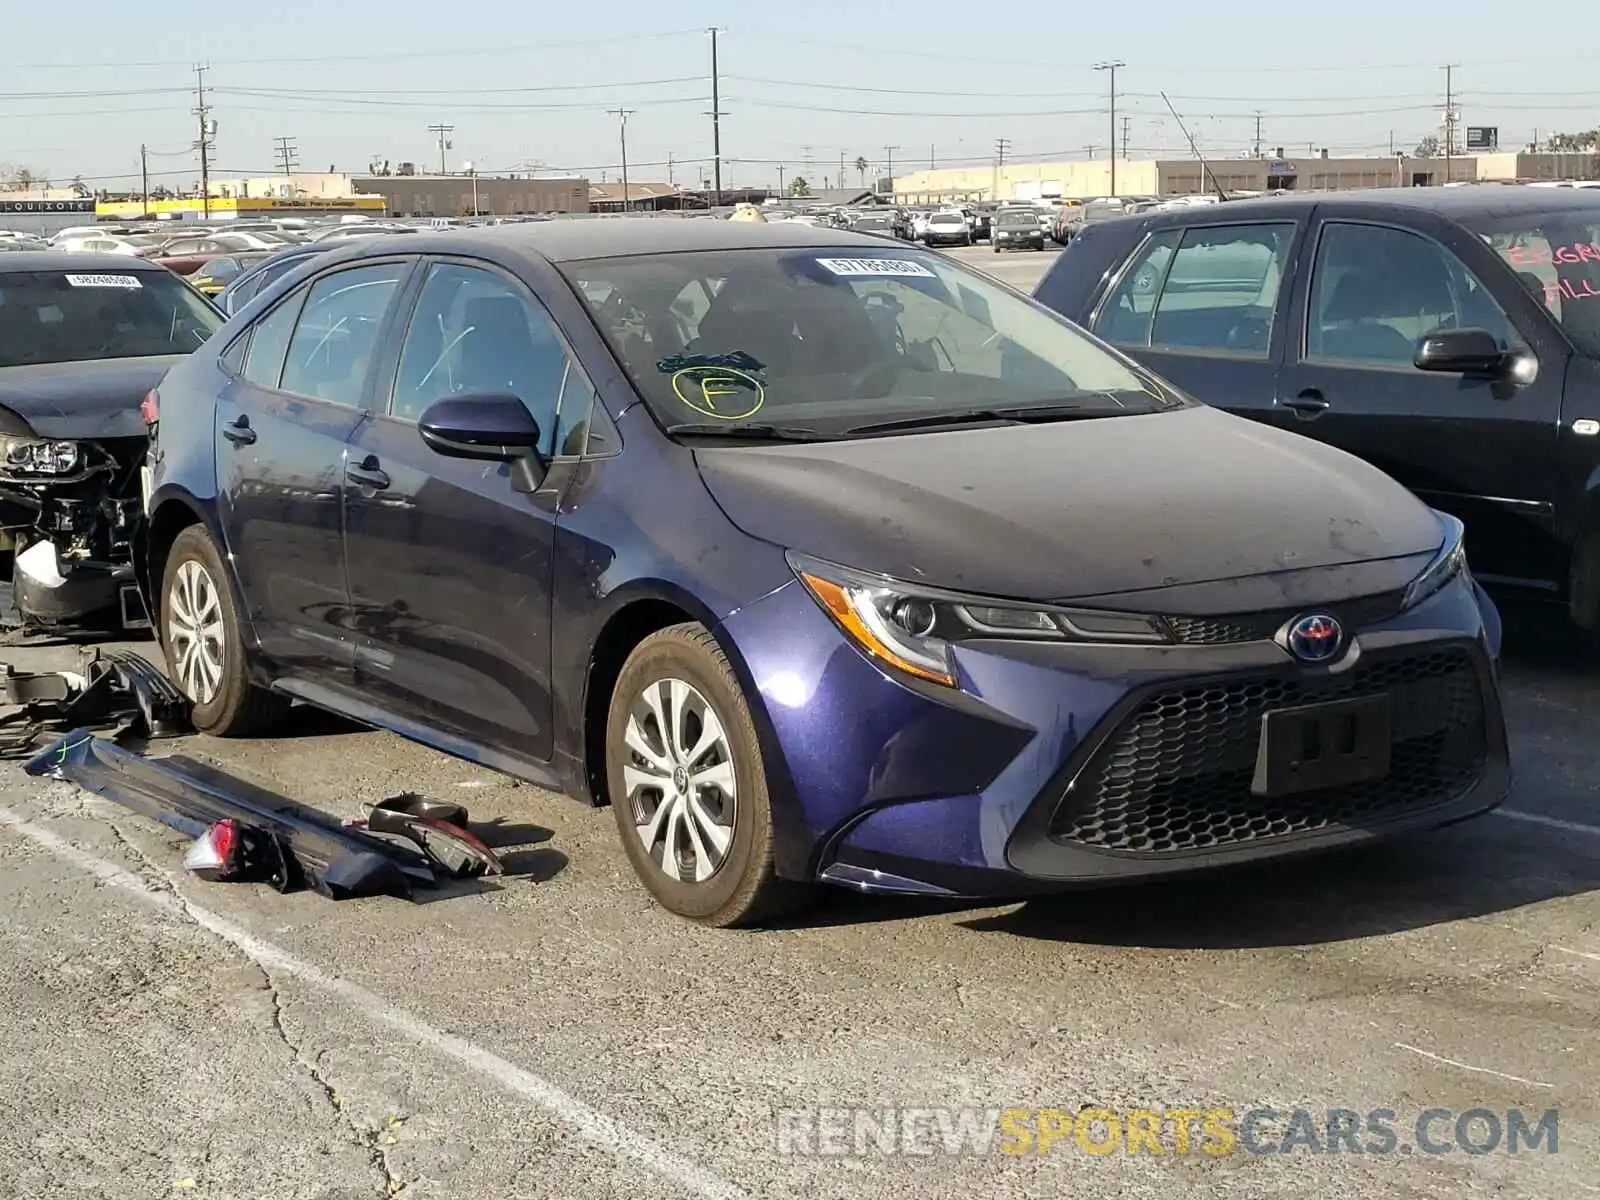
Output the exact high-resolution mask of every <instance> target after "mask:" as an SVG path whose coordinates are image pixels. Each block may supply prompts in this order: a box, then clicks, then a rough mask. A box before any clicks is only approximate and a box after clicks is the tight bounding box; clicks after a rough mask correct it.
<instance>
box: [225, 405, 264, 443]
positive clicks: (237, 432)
mask: <svg viewBox="0 0 1600 1200" xmlns="http://www.w3.org/2000/svg"><path fill="white" fill-rule="evenodd" d="M222 436H223V437H225V438H227V439H228V440H229V441H230V442H232V443H233V444H234V445H235V446H248V445H250V444H251V443H252V442H254V441H255V440H256V431H255V430H254V429H251V428H250V418H249V417H247V416H245V415H244V414H243V413H240V414H239V415H238V416H237V417H235V418H234V419H233V420H231V421H229V422H228V423H227V424H226V425H224V426H223V427H222Z"/></svg>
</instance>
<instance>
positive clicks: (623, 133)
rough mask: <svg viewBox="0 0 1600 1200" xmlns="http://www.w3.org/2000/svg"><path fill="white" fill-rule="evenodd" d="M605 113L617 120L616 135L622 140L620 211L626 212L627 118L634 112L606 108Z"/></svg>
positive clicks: (627, 205)
mask: <svg viewBox="0 0 1600 1200" xmlns="http://www.w3.org/2000/svg"><path fill="white" fill-rule="evenodd" d="M606 111H607V112H608V113H610V114H611V115H612V116H614V117H615V118H617V133H618V135H619V136H620V137H621V139H622V211H623V212H627V211H628V209H629V207H630V204H629V198H628V118H629V117H631V116H632V115H633V114H634V112H635V111H636V110H634V109H631V108H608V109H606Z"/></svg>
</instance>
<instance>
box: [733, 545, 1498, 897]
mask: <svg viewBox="0 0 1600 1200" xmlns="http://www.w3.org/2000/svg"><path fill="white" fill-rule="evenodd" d="M1328 607H1329V608H1331V609H1332V610H1333V611H1335V613H1336V614H1338V613H1339V610H1340V608H1341V606H1339V605H1330V606H1328ZM1349 607H1350V609H1351V611H1352V612H1353V613H1355V614H1356V615H1357V619H1355V620H1347V621H1346V623H1347V625H1349V626H1350V627H1352V628H1353V629H1355V630H1356V632H1355V635H1354V637H1353V639H1352V640H1353V642H1354V645H1355V647H1356V648H1355V650H1354V651H1353V653H1352V655H1350V656H1346V657H1345V658H1343V659H1341V660H1340V663H1338V664H1335V667H1334V668H1331V669H1330V668H1328V667H1310V666H1305V665H1302V664H1299V663H1297V662H1296V661H1295V660H1293V659H1292V658H1291V657H1290V656H1289V655H1288V653H1287V652H1286V651H1284V650H1282V649H1281V648H1280V647H1279V646H1278V645H1277V644H1276V643H1275V642H1273V641H1270V640H1259V639H1257V640H1249V641H1222V642H1215V641H1213V642H1209V643H1208V642H1206V641H1203V640H1197V641H1195V642H1191V643H1188V644H1182V645H1172V646H1109V645H1063V644H1042V643H1036V642H1035V643H1030V642H989V643H975V642H974V643H967V644H965V645H963V646H961V647H959V648H958V649H957V650H956V654H955V657H956V664H957V674H958V678H959V680H960V683H961V687H960V688H959V689H951V688H943V687H939V686H937V685H931V684H926V685H925V684H922V683H920V682H919V681H915V680H910V679H906V678H904V677H901V676H899V675H895V676H893V677H891V676H890V675H889V674H887V673H885V671H884V670H881V669H880V668H879V667H878V666H876V665H874V664H873V663H871V662H869V661H868V660H867V659H866V658H865V657H864V656H863V655H861V654H860V653H859V652H857V651H856V650H855V649H854V647H853V646H851V645H850V644H848V643H847V642H845V640H844V639H843V637H842V635H841V634H839V633H838V632H837V630H836V629H835V628H834V626H833V624H832V622H831V620H830V619H829V618H828V617H827V616H826V615H825V614H824V613H823V612H822V611H821V609H820V608H819V607H818V606H817V605H816V603H815V602H814V601H813V600H812V599H811V597H810V596H809V595H808V594H807V593H806V592H805V591H804V590H803V588H801V587H800V586H798V585H791V586H788V587H785V588H783V589H780V590H779V591H778V592H776V593H774V594H772V595H771V596H769V597H767V598H766V599H764V600H762V601H760V602H758V603H756V604H754V605H751V606H749V607H747V608H745V609H743V610H740V611H739V612H737V613H735V614H734V615H733V616H732V617H730V618H729V620H728V621H727V622H725V623H724V625H723V627H722V630H723V633H724V635H725V636H728V637H730V638H731V639H732V640H733V642H734V643H735V644H736V645H737V647H738V650H739V652H740V655H741V657H742V659H743V660H744V662H745V664H746V667H747V669H748V673H749V680H748V686H750V687H752V688H753V689H754V693H755V697H756V700H757V704H758V707H759V709H760V723H761V726H762V733H763V742H764V745H763V750H764V753H765V755H766V758H767V765H768V773H769V787H770V788H771V791H772V795H773V800H774V807H775V810H776V811H775V819H776V825H777V830H778V834H779V845H778V867H779V870H780V871H781V872H782V873H783V874H785V875H787V876H790V877H792V878H803V879H824V880H829V881H833V882H838V883H845V884H849V885H852V886H855V887H859V888H862V889H864V890H870V891H886V892H909V893H920V894H933V895H956V896H1004V895H1027V894H1031V893H1037V892H1043V891H1056V890H1061V889H1063V888H1067V887H1072V886H1078V885H1083V884H1092V883H1102V882H1109V881H1113V880H1129V879H1142V878H1152V877H1157V876H1164V875H1168V874H1172V873H1176V872H1181V871H1189V870H1195V869H1199V868H1206V867H1215V866H1221V865H1225V864H1228V863H1235V862H1243V861H1248V860H1253V859H1261V858H1267V857H1278V856H1283V855H1289V854H1294V853H1299V852H1304V851H1310V850H1318V849H1325V848H1331V847H1335V846H1341V845H1348V844H1352V843H1357V842H1362V841H1367V840H1371V839H1374V838H1378V837H1384V836H1389V835H1392V834H1396V833H1400V832H1403V831H1406V830H1412V829H1420V828H1428V827H1433V826H1438V825H1443V824H1447V823H1449V822H1452V821H1455V820H1459V819H1462V818H1464V817H1468V816H1472V815H1474V814H1476V813H1479V812H1483V811H1485V810H1487V809H1490V808H1492V807H1494V806H1495V805H1496V804H1498V803H1499V802H1500V801H1501V800H1502V799H1503V798H1504V796H1505V794H1506V792H1507V790H1508V789H1509V787H1510V767H1509V758H1508V755H1507V751H1506V740H1505V729H1504V721H1503V717H1502V714H1501V708H1500V700H1499V692H1498V684H1497V668H1496V662H1497V658H1498V653H1499V621H1498V616H1497V614H1495V612H1494V609H1493V606H1492V605H1491V604H1490V603H1489V601H1488V599H1487V597H1486V596H1484V595H1483V594H1482V592H1481V590H1479V589H1478V588H1477V587H1476V585H1475V584H1473V583H1472V581H1471V580H1470V579H1468V578H1465V577H1464V578H1462V579H1458V580H1456V581H1455V582H1453V583H1451V584H1450V585H1449V586H1447V587H1446V588H1444V589H1442V590H1441V591H1440V592H1439V593H1437V594H1436V595H1435V596H1433V597H1432V598H1431V599H1429V600H1428V601H1427V602H1425V603H1424V604H1421V605H1419V606H1417V607H1416V608H1414V609H1412V610H1411V611H1409V612H1406V613H1402V614H1393V613H1379V612H1377V610H1375V609H1372V608H1371V607H1370V606H1368V607H1367V608H1366V610H1365V612H1366V615H1369V616H1375V617H1377V618H1378V619H1374V620H1371V621H1370V622H1363V621H1362V620H1361V619H1360V615H1361V612H1360V610H1359V609H1358V607H1357V606H1354V605H1352V606H1349ZM1224 627H1226V629H1233V630H1234V631H1235V633H1237V634H1238V636H1250V637H1254V636H1255V632H1254V631H1252V629H1251V628H1250V627H1249V624H1248V622H1246V623H1230V622H1209V623H1206V626H1205V629H1201V630H1198V632H1197V633H1196V637H1197V638H1200V637H1201V636H1202V635H1204V636H1207V637H1209V636H1210V635H1211V634H1214V633H1215V632H1216V630H1218V629H1224ZM1226 629H1224V632H1226ZM1208 630H1209V631H1210V632H1209V633H1208V632H1207V631H1208ZM1341 664H1342V666H1343V669H1341ZM1380 692H1381V693H1384V694H1387V695H1389V696H1390V698H1391V701H1392V707H1393V712H1394V716H1393V752H1392V764H1391V769H1390V774H1389V775H1388V776H1387V777H1386V778H1385V779H1382V780H1379V781H1378V782H1376V783H1373V784H1368V785H1364V786H1360V787H1346V788H1343V789H1340V788H1332V789H1326V790H1324V791H1319V792H1306V793H1301V794H1300V795H1298V796H1293V797H1283V798H1277V799H1270V800H1269V799H1265V798H1258V797H1255V796H1253V795H1252V794H1251V791H1250V788H1249V783H1250V768H1251V767H1253V765H1254V760H1255V756H1256V748H1257V741H1258V739H1259V730H1260V726H1261V716H1262V713H1264V712H1266V711H1268V710H1273V709H1279V708H1285V707H1292V706H1295V705H1298V704H1305V703H1316V702H1319V701H1321V700H1324V699H1328V700H1332V699H1346V698H1351V697H1361V696H1367V695H1373V694H1377V693H1380ZM1241 772H1242V775H1241Z"/></svg>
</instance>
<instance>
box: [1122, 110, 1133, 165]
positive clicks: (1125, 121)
mask: <svg viewBox="0 0 1600 1200" xmlns="http://www.w3.org/2000/svg"><path fill="white" fill-rule="evenodd" d="M1132 127H1133V118H1132V117H1123V118H1122V157H1123V159H1124V160H1126V159H1127V157H1128V130H1129V129H1131V128H1132Z"/></svg>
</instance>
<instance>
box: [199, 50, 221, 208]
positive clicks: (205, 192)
mask: <svg viewBox="0 0 1600 1200" xmlns="http://www.w3.org/2000/svg"><path fill="white" fill-rule="evenodd" d="M209 69H210V68H209V67H207V66H206V65H204V64H199V65H196V67H195V69H194V92H195V110H194V113H195V116H196V117H198V118H199V120H200V137H199V138H198V140H196V142H195V149H197V150H199V151H200V204H201V207H202V209H203V210H204V215H205V216H207V217H209V216H210V215H211V149H212V139H213V138H215V137H216V135H217V125H216V122H215V121H213V120H212V119H211V107H210V105H208V104H207V103H206V71H208V70H209Z"/></svg>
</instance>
